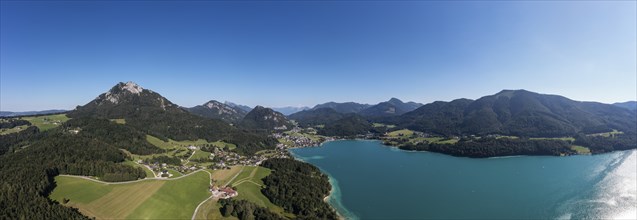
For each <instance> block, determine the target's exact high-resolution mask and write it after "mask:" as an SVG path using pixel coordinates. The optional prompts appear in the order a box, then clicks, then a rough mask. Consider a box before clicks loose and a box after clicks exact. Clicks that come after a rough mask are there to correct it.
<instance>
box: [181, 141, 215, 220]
mask: <svg viewBox="0 0 637 220" xmlns="http://www.w3.org/2000/svg"><path fill="white" fill-rule="evenodd" d="M193 154H194V153H193ZM203 171H204V172H206V173H208V176H210V177H209V178H208V180H209V181H210V185H211V186H212V173H210V172H208V171H207V170H203ZM188 175H190V174H188ZM182 177H183V176H182ZM175 179H176V178H175ZM212 198H213V196H212V194H210V196H209V197H208V198H207V199H205V200H204V201H202V202H201V203H199V205H197V208H195V212H194V213H192V218H190V219H191V220H195V217H196V216H197V212H198V211H199V207H201V205H203V204H204V203H206V201H208V200H210V199H212Z"/></svg>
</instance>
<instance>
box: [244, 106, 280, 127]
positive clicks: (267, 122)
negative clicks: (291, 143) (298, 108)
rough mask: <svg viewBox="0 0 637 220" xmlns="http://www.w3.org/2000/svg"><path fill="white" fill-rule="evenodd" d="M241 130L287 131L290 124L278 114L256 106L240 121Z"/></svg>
mask: <svg viewBox="0 0 637 220" xmlns="http://www.w3.org/2000/svg"><path fill="white" fill-rule="evenodd" d="M240 126H241V127H242V128H247V129H253V130H268V131H272V130H288V129H291V128H292V123H290V122H289V121H288V119H287V118H286V117H285V115H283V114H282V113H280V112H277V111H274V110H272V109H270V108H266V107H263V106H256V107H254V109H252V111H250V112H248V114H247V115H246V116H245V117H244V118H243V120H241V123H240Z"/></svg>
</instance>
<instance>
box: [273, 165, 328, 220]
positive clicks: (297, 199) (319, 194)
mask: <svg viewBox="0 0 637 220" xmlns="http://www.w3.org/2000/svg"><path fill="white" fill-rule="evenodd" d="M261 166H263V167H266V168H269V169H271V170H272V173H271V174H270V175H268V176H266V177H265V178H263V183H264V184H265V186H266V187H265V188H263V189H262V190H261V192H263V194H264V195H265V196H266V197H268V199H270V201H271V202H272V203H274V204H276V205H278V206H281V207H282V208H283V209H284V210H285V211H287V212H289V213H292V214H295V215H296V216H297V218H299V219H337V215H336V212H335V211H334V210H333V209H332V207H330V206H329V204H327V203H326V202H324V201H323V198H325V197H326V196H328V195H329V193H330V190H331V185H330V183H329V180H328V178H327V176H326V175H325V174H323V173H321V171H320V170H319V169H318V168H316V167H315V166H312V165H311V164H308V163H304V162H300V161H296V160H294V159H269V160H266V161H264V162H263V163H262V164H261Z"/></svg>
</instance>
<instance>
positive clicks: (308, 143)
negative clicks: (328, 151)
mask: <svg viewBox="0 0 637 220" xmlns="http://www.w3.org/2000/svg"><path fill="white" fill-rule="evenodd" d="M302 132H303V130H302V129H300V128H298V127H296V128H294V129H292V130H290V132H289V134H288V133H275V134H273V135H272V136H273V137H274V138H277V139H283V140H284V142H291V143H292V145H293V146H287V145H286V144H278V145H277V149H279V148H280V149H285V148H291V147H314V146H319V145H321V143H323V142H325V141H331V140H333V139H332V138H331V137H320V138H319V139H318V140H312V139H311V138H309V137H308V136H306V135H292V134H295V133H298V134H301V133H302ZM311 132H312V131H308V132H307V133H311Z"/></svg>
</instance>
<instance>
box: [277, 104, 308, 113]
mask: <svg viewBox="0 0 637 220" xmlns="http://www.w3.org/2000/svg"><path fill="white" fill-rule="evenodd" d="M308 109H310V107H306V106H303V107H293V106H287V107H278V108H275V107H273V108H272V110H274V111H277V112H281V113H283V114H284V115H291V114H294V113H297V112H300V111H304V110H308Z"/></svg>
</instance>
